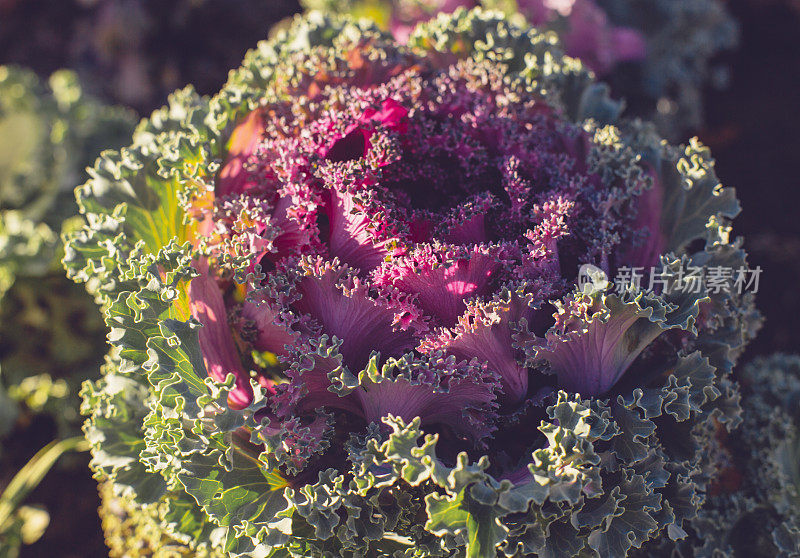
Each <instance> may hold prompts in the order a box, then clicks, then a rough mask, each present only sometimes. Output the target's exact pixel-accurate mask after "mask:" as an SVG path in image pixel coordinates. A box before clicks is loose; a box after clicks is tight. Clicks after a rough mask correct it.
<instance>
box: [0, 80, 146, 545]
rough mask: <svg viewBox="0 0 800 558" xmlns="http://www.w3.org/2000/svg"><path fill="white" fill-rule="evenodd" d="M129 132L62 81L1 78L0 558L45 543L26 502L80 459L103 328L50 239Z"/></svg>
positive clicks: (120, 119)
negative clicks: (63, 458) (82, 185)
mask: <svg viewBox="0 0 800 558" xmlns="http://www.w3.org/2000/svg"><path fill="white" fill-rule="evenodd" d="M134 122H135V116H134V114H133V112H132V111H130V110H127V109H123V108H119V107H111V106H106V105H104V104H103V103H101V102H99V101H97V100H96V99H94V98H92V97H90V96H88V95H86V94H85V93H84V91H83V89H82V88H81V86H80V84H79V83H78V79H77V77H76V75H75V74H74V73H73V72H71V71H67V70H61V71H58V72H55V73H54V74H53V75H51V76H50V78H49V79H48V80H47V81H46V82H45V81H42V80H40V79H39V78H38V77H37V76H36V74H34V73H33V72H31V71H29V70H25V69H22V68H18V67H14V66H0V208H2V210H0V399H2V401H0V405H2V411H1V412H0V439H2V442H3V451H2V453H0V482H2V486H5V487H6V488H5V491H4V492H3V494H2V496H0V535H1V536H2V537H3V539H5V543H4V544H3V545H2V546H3V549H4V552H5V554H2V553H0V555H6V556H14V555H16V553H17V552H18V547H19V545H20V544H22V543H25V544H30V543H32V542H35V541H36V540H37V539H38V538H39V537H40V536H41V535H42V534H43V533H44V529H45V527H46V526H47V524H48V522H49V516H48V512H47V510H46V509H45V508H43V507H40V506H25V505H22V504H23V500H24V498H25V496H27V494H28V493H29V492H30V491H31V490H33V489H34V488H35V487H36V485H38V483H39V482H40V481H41V479H42V478H43V476H44V474H45V473H46V472H47V471H48V470H49V469H50V468H51V467H52V466H53V465H54V463H55V462H56V460H57V459H58V457H59V456H60V455H61V454H62V453H64V452H67V451H71V450H77V449H82V450H85V449H86V447H85V444H84V443H83V441H82V440H83V437H82V436H81V435H80V434H81V430H80V426H81V421H80V415H79V413H78V405H79V398H78V391H79V389H80V385H81V382H82V381H83V380H84V379H86V378H90V377H94V376H97V375H98V367H99V365H100V363H101V362H102V355H103V353H104V352H105V325H104V324H103V322H102V320H101V319H99V317H98V314H97V308H96V306H95V303H94V301H93V300H92V299H91V297H90V296H89V295H87V294H86V292H85V291H83V290H82V289H79V288H76V286H75V285H73V284H72V283H71V282H70V281H68V280H67V279H66V278H65V277H64V274H63V273H62V272H61V266H60V259H61V256H62V247H61V242H60V239H59V238H60V234H61V232H62V230H65V229H68V228H69V227H70V223H71V221H70V219H69V217H70V216H72V215H74V214H75V212H76V209H77V206H76V204H75V201H74V195H73V192H72V190H73V188H74V186H75V184H77V183H78V182H80V181H81V180H82V176H83V172H84V171H83V169H84V168H85V167H86V166H88V165H90V164H92V162H93V160H94V158H95V157H96V156H97V154H98V153H99V151H100V149H101V146H107V147H111V148H114V147H117V148H118V147H120V146H122V145H123V144H125V143H126V141H127V138H129V137H130V134H131V131H132V129H133V125H134ZM51 440H53V441H52V442H51ZM47 442H50V443H49V444H47V445H45V444H46V443H47ZM42 446H44V448H43V449H42V450H41V451H40V452H39V453H37V454H36V455H34V456H33V457H32V458H31V453H32V452H35V451H36V450H37V449H38V448H40V447H42ZM28 458H30V461H28V462H27V463H26V460H27V459H28ZM71 464H72V465H73V466H74V467H77V468H81V467H84V466H85V459H83V460H80V459H79V460H73V462H72V463H71ZM66 465H67V466H69V465H70V462H69V461H67V463H66Z"/></svg>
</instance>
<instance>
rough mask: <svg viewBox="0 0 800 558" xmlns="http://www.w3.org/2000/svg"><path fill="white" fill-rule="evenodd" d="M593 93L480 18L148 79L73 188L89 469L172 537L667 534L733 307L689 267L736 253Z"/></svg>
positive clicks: (717, 395)
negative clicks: (101, 335)
mask: <svg viewBox="0 0 800 558" xmlns="http://www.w3.org/2000/svg"><path fill="white" fill-rule="evenodd" d="M606 91H607V90H606V88H605V87H604V86H602V85H599V84H595V83H594V82H593V80H592V77H591V74H590V73H589V72H588V71H587V70H585V69H584V68H583V67H582V66H581V64H580V62H578V61H577V60H575V59H571V58H569V57H566V56H564V55H563V54H562V53H561V52H560V51H559V49H558V47H557V45H556V43H555V39H554V38H553V37H552V36H551V35H549V34H540V33H538V32H536V31H535V30H532V29H529V28H525V27H519V26H517V25H516V24H513V23H510V22H509V21H508V20H506V19H505V18H504V17H503V16H501V15H498V14H496V13H491V12H484V11H481V10H479V9H478V10H474V11H470V12H467V11H464V10H458V11H456V12H455V13H454V14H453V15H450V16H441V17H439V18H437V19H436V20H433V21H431V22H429V23H427V24H421V25H419V26H418V27H417V28H416V29H415V30H414V31H413V32H412V33H411V35H410V37H409V40H408V42H407V44H398V43H397V42H396V41H395V40H394V39H393V38H392V37H391V36H390V35H387V34H385V33H383V32H381V31H380V30H378V29H377V28H375V27H373V26H371V24H369V23H367V22H366V20H362V21H360V22H354V21H352V20H348V19H343V18H342V19H340V18H336V17H326V16H321V15H320V14H316V13H312V14H310V15H308V16H306V17H304V18H298V19H297V20H296V21H295V22H294V23H293V24H292V25H291V26H290V27H289V28H287V29H285V30H282V31H280V32H278V33H277V34H276V36H275V37H274V38H273V39H271V40H270V41H266V42H263V43H261V44H260V45H259V46H258V48H256V49H255V50H253V51H251V52H250V53H248V55H247V56H246V58H245V61H244V63H243V66H242V67H241V68H240V69H238V70H235V71H234V72H232V73H231V75H230V78H229V82H228V84H227V85H226V86H225V88H224V89H223V90H222V91H221V92H220V93H219V94H218V95H216V96H215V97H213V98H201V97H199V96H197V95H195V94H194V93H193V92H192V90H191V89H186V90H183V91H180V92H177V93H176V94H174V95H173V96H172V98H171V99H170V104H169V106H168V107H165V108H164V109H162V110H160V111H157V112H156V113H154V114H153V116H152V117H151V118H150V119H149V120H145V121H143V123H142V124H141V125H140V126H139V128H138V129H137V131H136V133H135V135H134V140H133V144H132V145H131V146H130V147H129V148H126V149H122V150H121V151H119V152H106V153H105V154H104V156H103V157H102V158H101V159H100V160H99V161H98V163H97V164H96V165H95V167H94V169H93V170H92V178H91V179H90V180H89V181H88V182H87V183H86V184H85V185H84V186H82V187H80V188H79V189H78V198H79V203H80V206H81V209H82V213H83V214H84V215H85V217H86V226H85V228H84V229H83V230H81V231H79V232H77V233H75V234H74V235H72V237H71V238H70V239H69V243H68V247H67V253H66V257H65V265H66V267H67V270H68V272H69V274H70V275H71V276H72V277H73V278H75V279H76V280H79V281H86V282H87V283H88V284H89V285H90V286H91V288H92V289H93V292H95V293H96V294H97V296H98V297H99V298H100V299H101V300H102V301H103V303H104V309H105V319H106V323H107V325H108V326H109V328H110V333H109V341H110V343H111V345H112V347H113V348H112V350H111V352H110V354H109V357H108V362H107V365H106V368H105V376H104V378H103V379H102V380H100V381H98V382H88V383H87V384H86V385H85V388H84V412H85V413H86V414H88V415H89V419H88V421H87V425H86V433H87V436H88V438H89V440H90V441H91V442H92V444H93V456H94V459H93V467H94V469H95V471H96V473H97V476H98V478H100V479H102V480H105V481H107V482H109V483H111V485H112V486H113V488H114V490H115V491H116V493H117V494H120V495H124V496H125V497H126V498H133V499H134V500H135V501H136V502H138V503H140V505H147V506H150V508H148V509H150V510H155V511H153V513H155V514H157V515H158V517H159V521H160V522H161V525H162V526H163V529H164V530H165V532H168V533H169V535H170V536H171V537H173V538H175V539H176V540H179V541H182V542H183V543H184V544H186V545H189V546H190V547H192V548H195V549H197V551H198V552H200V551H203V552H206V551H209V552H210V551H213V552H219V553H226V554H230V555H254V556H336V557H339V556H469V557H486V556H508V557H511V556H527V555H541V556H571V555H599V556H624V555H626V554H628V553H630V552H633V551H634V549H644V551H646V549H647V548H648V545H650V544H658V545H664V544H671V545H684V546H686V545H689V546H691V545H692V542H691V541H692V540H693V539H692V538H691V537H688V535H694V534H695V533H694V531H693V527H692V520H693V519H694V518H695V517H696V514H697V511H698V508H699V507H700V506H701V504H702V501H703V498H704V496H705V493H706V491H707V488H708V486H710V484H711V483H712V482H713V481H714V479H715V475H716V469H715V467H713V466H711V465H709V463H708V461H709V455H708V454H707V452H706V449H707V448H708V447H709V445H711V444H712V443H714V440H716V437H717V435H718V431H719V429H722V430H725V429H729V428H732V427H733V426H735V425H736V424H737V423H738V422H739V420H740V419H739V416H738V414H739V410H738V394H737V387H736V384H735V382H733V380H732V379H731V378H730V372H731V368H732V366H733V364H734V362H735V360H736V358H737V356H738V354H739V353H740V352H741V350H742V348H743V347H744V345H745V344H746V342H747V340H748V339H749V338H750V337H751V336H752V334H753V331H754V329H755V327H756V326H757V323H758V315H757V313H756V312H755V310H754V309H753V304H752V296H751V295H750V294H749V293H747V292H745V291H742V290H741V289H739V290H737V289H735V288H727V289H722V288H716V289H711V288H708V287H707V286H706V285H705V284H701V283H700V282H697V281H692V280H688V279H687V277H688V275H687V270H691V269H712V268H727V269H734V270H745V271H746V270H747V265H746V260H745V254H744V252H743V250H742V249H741V247H740V244H739V242H733V241H730V240H729V232H730V225H729V221H730V219H732V218H733V217H734V216H735V215H736V214H737V213H738V211H739V206H738V203H737V201H736V198H735V195H734V192H733V191H732V189H730V188H724V187H722V185H721V184H720V183H719V181H718V180H717V178H716V176H715V174H714V170H713V161H712V160H711V159H710V156H709V153H708V151H707V149H706V148H704V147H703V146H702V145H700V144H699V143H698V142H696V141H693V142H691V143H690V144H689V145H688V146H684V147H672V146H670V145H668V144H667V143H666V142H664V141H662V140H661V139H660V137H659V136H658V135H657V134H656V133H655V131H654V129H653V127H652V126H650V125H648V124H645V123H642V122H639V121H627V120H624V119H622V118H620V115H619V113H620V105H619V104H618V103H615V102H613V101H611V100H610V99H608V97H607V94H606ZM651 268H652V269H653V271H654V274H653V278H654V279H655V280H653V281H650V282H648V281H646V280H645V281H642V282H641V283H640V282H639V281H633V280H631V281H625V280H619V277H621V276H622V275H623V271H624V270H630V269H648V270H649V269H651Z"/></svg>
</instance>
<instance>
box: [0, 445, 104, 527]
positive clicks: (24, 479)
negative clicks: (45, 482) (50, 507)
mask: <svg viewBox="0 0 800 558" xmlns="http://www.w3.org/2000/svg"><path fill="white" fill-rule="evenodd" d="M89 447H90V446H89V442H87V441H86V439H84V437H83V436H75V437H74V438H67V439H66V440H53V441H52V442H50V443H49V444H47V445H46V446H45V447H43V448H42V449H40V450H39V451H38V452H36V455H34V456H33V457H32V458H31V460H30V461H28V463H26V464H25V466H24V467H23V468H22V469H20V470H19V472H18V473H17V474H16V475H14V478H13V479H11V482H10V483H8V486H7V487H6V489H5V490H4V491H3V493H2V494H0V532H2V531H3V529H4V526H5V524H6V522H7V521H8V519H9V518H10V517H11V514H12V513H14V510H15V509H17V507H18V506H19V505H20V504H21V503H22V501H23V500H25V498H26V497H27V496H28V494H30V493H31V491H32V490H33V489H34V488H36V487H37V486H38V485H39V483H40V482H41V481H42V479H43V478H44V476H45V475H46V474H47V472H48V471H49V470H50V469H51V468H52V467H53V465H55V463H56V461H58V458H59V457H61V455H62V454H64V453H66V452H68V451H88V450H89Z"/></svg>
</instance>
